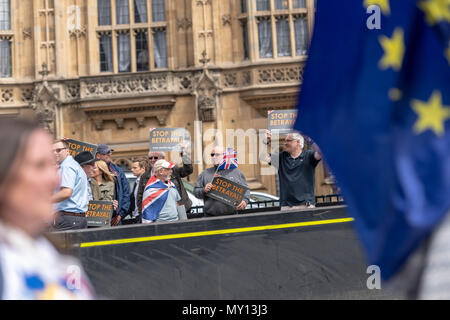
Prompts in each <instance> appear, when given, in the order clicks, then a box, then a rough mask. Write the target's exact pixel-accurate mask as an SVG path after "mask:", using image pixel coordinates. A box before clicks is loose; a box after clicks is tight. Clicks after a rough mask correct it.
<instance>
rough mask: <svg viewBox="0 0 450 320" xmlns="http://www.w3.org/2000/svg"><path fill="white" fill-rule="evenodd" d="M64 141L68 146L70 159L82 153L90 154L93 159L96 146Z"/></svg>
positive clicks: (70, 140) (71, 140)
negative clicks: (87, 152)
mask: <svg viewBox="0 0 450 320" xmlns="http://www.w3.org/2000/svg"><path fill="white" fill-rule="evenodd" d="M64 141H66V142H67V143H68V144H69V152H70V155H71V156H72V157H75V156H76V155H77V154H79V153H80V152H83V151H89V152H90V153H92V156H93V157H95V154H96V153H97V145H96V144H90V143H86V142H82V141H78V140H74V139H68V138H64Z"/></svg>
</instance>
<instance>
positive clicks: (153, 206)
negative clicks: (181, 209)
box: [142, 176, 176, 221]
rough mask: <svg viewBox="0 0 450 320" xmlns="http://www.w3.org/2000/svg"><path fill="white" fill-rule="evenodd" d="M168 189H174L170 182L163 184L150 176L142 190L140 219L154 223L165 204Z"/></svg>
mask: <svg viewBox="0 0 450 320" xmlns="http://www.w3.org/2000/svg"><path fill="white" fill-rule="evenodd" d="M170 188H176V187H175V185H174V184H173V183H172V181H170V180H169V181H168V183H167V184H166V183H164V182H163V181H161V180H160V179H158V178H157V177H156V176H152V177H151V178H150V179H149V180H148V182H147V184H146V186H145V189H144V195H143V197H142V198H143V201H142V218H143V219H145V220H151V221H154V220H156V219H157V218H158V216H159V213H160V212H161V209H162V208H163V207H164V204H165V203H166V200H167V196H168V195H169V190H170Z"/></svg>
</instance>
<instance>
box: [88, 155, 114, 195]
mask: <svg viewBox="0 0 450 320" xmlns="http://www.w3.org/2000/svg"><path fill="white" fill-rule="evenodd" d="M93 171H94V172H93V174H92V177H93V178H94V181H95V183H96V184H97V185H98V188H99V189H100V197H99V198H97V199H94V200H100V201H113V200H114V199H115V189H116V181H117V180H116V177H115V176H114V175H113V174H112V173H111V171H109V169H108V165H107V164H106V162H105V161H103V160H99V161H97V162H96V163H95V167H94V170H93Z"/></svg>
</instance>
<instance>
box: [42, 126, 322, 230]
mask: <svg viewBox="0 0 450 320" xmlns="http://www.w3.org/2000/svg"><path fill="white" fill-rule="evenodd" d="M270 143H271V134H270V131H268V132H267V135H266V144H267V145H269V146H270ZM313 146H314V145H313ZM52 151H53V152H52V154H51V157H52V158H53V160H54V161H55V167H56V168H57V170H58V181H59V184H58V186H57V188H55V190H53V191H54V192H53V193H52V196H51V201H52V203H53V214H54V216H53V221H52V223H51V224H50V225H49V230H51V231H63V230H72V229H85V228H87V227H88V223H87V218H86V212H87V211H88V205H89V202H90V201H110V202H111V203H112V205H113V214H112V217H111V226H118V225H127V224H138V223H153V222H160V221H177V220H179V219H180V218H186V214H187V213H189V212H190V210H191V207H192V201H191V199H189V196H188V193H187V191H186V189H185V187H184V184H183V181H182V179H183V178H186V177H188V176H189V175H191V174H192V173H193V166H192V163H191V159H190V153H189V150H187V149H186V148H182V150H181V152H180V153H181V154H180V155H181V159H182V164H180V165H175V164H174V163H172V162H170V161H167V160H166V159H165V158H166V155H165V153H164V152H155V151H150V152H149V153H148V157H146V158H136V159H133V160H132V165H131V171H132V173H133V175H134V176H135V177H136V181H135V183H134V185H133V186H132V187H131V188H130V184H129V182H128V179H127V178H126V176H125V173H124V171H123V170H122V168H120V167H119V166H117V165H116V164H114V163H113V162H112V158H111V157H112V153H113V151H114V150H112V149H111V148H110V147H109V146H108V145H106V144H99V145H98V147H97V150H96V153H95V155H93V154H91V153H90V152H88V151H84V152H81V153H79V154H77V155H76V156H75V157H72V156H71V154H70V149H69V144H68V143H67V141H66V140H64V139H61V140H57V141H54V143H53V145H52ZM226 152H228V149H224V148H223V147H222V146H215V147H214V148H213V150H212V152H211V163H212V166H211V167H210V168H207V169H205V170H204V171H203V172H201V173H200V174H199V176H198V179H197V181H196V183H195V187H194V195H195V197H197V198H199V199H202V200H203V203H204V208H203V214H204V216H207V217H209V216H222V215H232V214H236V213H238V211H240V210H243V209H245V208H246V207H247V205H248V203H249V201H250V200H249V199H250V190H249V189H248V185H247V182H246V178H245V176H244V174H243V172H242V171H241V170H239V168H237V165H236V166H235V167H230V168H222V167H220V166H219V165H220V164H221V162H222V161H224V158H226ZM224 156H225V157H224ZM265 157H266V158H265V161H267V162H268V163H270V164H271V165H273V166H275V167H276V168H277V169H278V175H279V182H280V191H281V192H280V204H281V209H282V210H285V209H289V208H294V209H304V208H311V207H314V204H315V196H314V171H315V167H316V166H317V164H318V162H319V161H320V160H321V155H320V152H319V150H318V148H317V146H314V148H313V150H306V149H305V148H304V138H303V137H302V136H301V135H300V134H299V133H296V132H293V133H290V134H288V135H287V136H286V138H285V140H284V150H283V151H281V152H279V153H274V154H270V153H267V154H266V156H265ZM215 176H220V177H223V178H225V179H228V180H230V181H232V182H234V183H236V184H238V185H240V186H243V187H244V188H245V189H246V191H245V193H244V194H243V198H242V200H241V201H240V202H239V203H237V202H236V205H235V206H232V205H230V204H226V203H224V202H221V201H219V200H217V198H214V197H211V196H210V194H209V193H210V192H211V190H212V188H213V185H212V182H213V178H214V177H215ZM130 189H131V190H130Z"/></svg>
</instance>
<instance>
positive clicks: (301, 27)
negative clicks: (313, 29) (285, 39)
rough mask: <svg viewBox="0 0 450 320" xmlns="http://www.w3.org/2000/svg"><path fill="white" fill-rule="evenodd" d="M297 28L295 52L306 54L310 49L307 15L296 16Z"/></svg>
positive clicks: (295, 24)
mask: <svg viewBox="0 0 450 320" xmlns="http://www.w3.org/2000/svg"><path fill="white" fill-rule="evenodd" d="M294 29H295V53H296V54H297V55H304V54H306V52H307V50H308V26H307V23H306V17H296V18H295V21H294Z"/></svg>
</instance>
